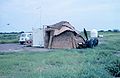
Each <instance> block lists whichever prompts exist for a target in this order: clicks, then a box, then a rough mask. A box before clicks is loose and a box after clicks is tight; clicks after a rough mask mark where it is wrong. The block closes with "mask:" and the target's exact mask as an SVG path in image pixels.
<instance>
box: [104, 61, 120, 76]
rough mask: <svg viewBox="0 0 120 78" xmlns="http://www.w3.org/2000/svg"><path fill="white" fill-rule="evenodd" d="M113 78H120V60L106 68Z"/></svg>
mask: <svg viewBox="0 0 120 78" xmlns="http://www.w3.org/2000/svg"><path fill="white" fill-rule="evenodd" d="M105 69H106V70H107V71H108V72H109V73H110V74H111V75H112V76H115V77H120V60H118V59H117V60H115V61H112V62H110V63H109V64H108V65H106V68H105Z"/></svg>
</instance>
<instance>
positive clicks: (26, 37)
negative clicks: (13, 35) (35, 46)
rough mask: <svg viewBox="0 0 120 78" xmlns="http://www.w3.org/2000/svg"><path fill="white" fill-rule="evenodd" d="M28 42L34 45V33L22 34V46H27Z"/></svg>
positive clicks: (20, 41)
mask: <svg viewBox="0 0 120 78" xmlns="http://www.w3.org/2000/svg"><path fill="white" fill-rule="evenodd" d="M27 42H31V43H32V33H22V34H21V35H20V38H19V43H20V44H22V45H23V44H26V43H27Z"/></svg>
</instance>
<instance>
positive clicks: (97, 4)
mask: <svg viewBox="0 0 120 78" xmlns="http://www.w3.org/2000/svg"><path fill="white" fill-rule="evenodd" d="M63 20H65V21H69V22H70V23H71V24H72V25H73V26H74V27H75V28H76V29H77V30H79V31H82V30H83V28H86V29H87V30H91V29H97V30H102V29H104V30H108V29H120V0H0V32H13V31H22V30H23V31H31V30H32V27H34V28H40V27H42V26H43V25H51V24H54V23H57V22H60V21H63Z"/></svg>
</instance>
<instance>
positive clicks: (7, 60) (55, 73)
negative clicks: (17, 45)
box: [0, 32, 120, 78]
mask: <svg viewBox="0 0 120 78" xmlns="http://www.w3.org/2000/svg"><path fill="white" fill-rule="evenodd" d="M100 34H103V35H104V38H101V39H100V41H101V42H100V44H99V45H98V46H97V47H95V48H93V49H90V48H87V49H62V50H60V49H55V50H51V51H47V52H42V51H41V52H40V51H34V52H32V51H31V52H25V51H21V52H18V53H16V52H10V53H5V52H1V53H0V78H113V76H119V77H120V56H119V55H120V33H114V32H105V33H104V32H101V33H100Z"/></svg>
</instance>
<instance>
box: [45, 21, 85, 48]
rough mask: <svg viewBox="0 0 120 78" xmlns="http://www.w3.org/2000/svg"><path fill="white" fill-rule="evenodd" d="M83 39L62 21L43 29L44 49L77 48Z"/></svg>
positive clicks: (68, 24)
mask: <svg viewBox="0 0 120 78" xmlns="http://www.w3.org/2000/svg"><path fill="white" fill-rule="evenodd" d="M84 42H85V40H84V38H83V37H82V36H81V35H80V34H79V32H78V31H76V30H75V28H74V27H73V26H72V25H71V24H70V23H69V22H67V21H62V22H59V23H57V24H54V25H50V26H47V28H46V29H45V48H77V47H78V43H84Z"/></svg>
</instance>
